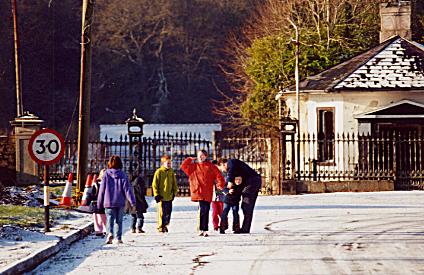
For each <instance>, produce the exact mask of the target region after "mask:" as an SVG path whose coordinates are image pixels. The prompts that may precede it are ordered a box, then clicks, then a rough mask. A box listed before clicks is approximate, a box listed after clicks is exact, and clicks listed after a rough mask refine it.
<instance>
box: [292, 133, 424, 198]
mask: <svg viewBox="0 0 424 275" xmlns="http://www.w3.org/2000/svg"><path fill="white" fill-rule="evenodd" d="M298 142H299V143H298ZM285 143H286V144H285V148H287V155H286V158H285V160H284V164H285V165H284V169H285V172H286V173H285V174H284V175H285V178H284V179H286V180H289V179H296V178H299V179H300V180H301V181H345V180H393V181H394V183H395V189H397V190H412V189H424V144H423V143H424V137H423V136H422V135H420V134H419V133H417V132H409V133H393V132H391V133H378V134H374V135H371V134H362V135H355V134H337V135H333V136H330V137H325V136H323V135H315V134H303V135H301V138H300V140H299V141H297V140H296V139H293V140H288V141H286V142H285ZM297 146H299V148H300V154H299V155H296V154H295V150H296V149H295V148H297ZM297 164H300V165H297Z"/></svg>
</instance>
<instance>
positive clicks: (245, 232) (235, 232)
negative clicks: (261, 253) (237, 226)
mask: <svg viewBox="0 0 424 275" xmlns="http://www.w3.org/2000/svg"><path fill="white" fill-rule="evenodd" d="M249 233H250V232H247V231H244V230H242V229H241V230H239V231H234V234H249Z"/></svg>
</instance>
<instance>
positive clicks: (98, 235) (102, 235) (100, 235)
mask: <svg viewBox="0 0 424 275" xmlns="http://www.w3.org/2000/svg"><path fill="white" fill-rule="evenodd" d="M96 236H97V237H102V238H103V237H104V236H105V234H104V233H96Z"/></svg>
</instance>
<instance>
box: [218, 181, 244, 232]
mask: <svg viewBox="0 0 424 275" xmlns="http://www.w3.org/2000/svg"><path fill="white" fill-rule="evenodd" d="M241 182H242V178H241V177H235V178H234V185H233V186H232V188H231V189H228V188H224V194H226V195H225V200H224V209H223V211H222V215H221V226H220V229H219V233H221V234H225V230H226V229H227V228H228V213H229V212H230V209H232V210H233V232H234V233H237V232H239V231H240V216H239V213H238V211H239V203H240V199H241V191H242V187H241Z"/></svg>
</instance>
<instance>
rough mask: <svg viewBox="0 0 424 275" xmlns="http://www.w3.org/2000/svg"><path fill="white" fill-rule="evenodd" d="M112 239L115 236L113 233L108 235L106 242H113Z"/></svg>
mask: <svg viewBox="0 0 424 275" xmlns="http://www.w3.org/2000/svg"><path fill="white" fill-rule="evenodd" d="M112 240H113V236H112V235H109V236H107V239H106V244H112Z"/></svg>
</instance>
